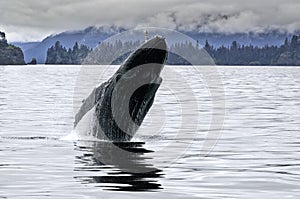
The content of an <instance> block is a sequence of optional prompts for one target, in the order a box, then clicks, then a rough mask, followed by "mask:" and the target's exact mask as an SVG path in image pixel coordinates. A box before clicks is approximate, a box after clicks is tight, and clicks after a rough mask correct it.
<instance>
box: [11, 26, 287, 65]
mask: <svg viewBox="0 0 300 199" xmlns="http://www.w3.org/2000/svg"><path fill="white" fill-rule="evenodd" d="M122 31H125V29H123V28H120V27H99V28H96V27H88V28H86V29H84V30H78V31H68V32H63V33H60V34H56V35H51V36H49V37H47V38H45V39H44V40H43V41H41V42H34V43H32V42H31V43H14V45H16V46H19V47H20V48H22V49H23V52H24V54H25V60H26V62H29V61H30V60H31V59H32V58H33V57H35V58H36V59H37V61H38V63H45V61H46V53H47V50H48V48H50V47H51V46H53V45H54V44H55V42H56V41H60V43H61V45H62V46H64V47H66V48H72V47H73V46H74V44H75V42H78V43H79V45H80V44H84V45H86V46H88V47H90V48H95V47H96V46H97V45H98V44H99V42H101V41H103V40H105V39H107V38H108V37H110V36H112V35H114V34H117V33H120V32H122ZM183 33H184V34H186V35H188V36H190V37H191V38H193V39H195V40H198V41H199V43H200V45H202V46H204V45H205V41H206V40H208V41H209V43H210V44H211V45H212V46H214V47H219V46H222V45H224V46H225V47H228V46H230V45H231V43H232V42H233V41H237V42H238V43H239V44H241V45H249V44H252V45H254V46H259V47H261V46H265V45H276V46H279V45H281V44H283V42H284V40H285V38H286V37H288V38H291V37H292V34H289V33H282V32H279V31H270V32H266V33H259V34H257V33H236V34H223V33H201V32H198V31H188V32H183ZM173 42H174V43H175V42H176V41H173Z"/></svg>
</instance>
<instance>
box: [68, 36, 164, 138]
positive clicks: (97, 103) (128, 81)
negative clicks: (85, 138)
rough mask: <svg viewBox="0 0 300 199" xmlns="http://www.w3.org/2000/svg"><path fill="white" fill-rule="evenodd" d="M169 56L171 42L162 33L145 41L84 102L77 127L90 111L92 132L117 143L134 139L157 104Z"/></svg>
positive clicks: (90, 133) (76, 121) (76, 116)
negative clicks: (162, 74)
mask: <svg viewBox="0 0 300 199" xmlns="http://www.w3.org/2000/svg"><path fill="white" fill-rule="evenodd" d="M167 56H168V50H167V44H166V41H165V38H163V37H161V36H155V37H154V38H152V39H150V40H148V41H146V42H145V43H144V44H142V45H141V46H140V47H139V48H137V49H136V50H135V51H134V52H133V53H131V54H130V55H129V57H128V58H127V59H126V60H125V61H124V63H123V64H122V65H121V66H120V68H119V69H118V70H117V71H116V73H115V74H114V75H113V76H112V77H111V78H110V79H109V80H108V81H106V82H104V83H102V84H101V85H100V86H98V87H96V88H94V89H93V91H92V92H91V94H90V95H89V96H88V97H87V98H86V99H85V100H84V101H83V103H82V105H81V107H80V109H79V111H78V113H77V114H76V115H75V121H74V128H77V126H79V124H80V122H81V120H82V119H83V118H84V117H85V115H86V114H87V113H88V112H89V113H90V114H91V117H90V123H89V129H88V132H87V134H88V135H91V136H94V137H96V138H98V139H101V140H109V141H114V142H122V141H130V140H131V139H132V137H133V136H134V135H135V133H136V132H137V130H138V128H139V127H140V125H141V124H142V122H143V120H144V118H145V116H146V114H147V113H148V111H149V109H150V108H151V106H152V104H153V101H154V98H155V94H156V92H157V90H158V88H159V86H160V85H161V82H162V78H161V77H160V73H161V71H162V70H163V67H164V65H165V62H166V60H167Z"/></svg>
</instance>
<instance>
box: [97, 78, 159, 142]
mask: <svg viewBox="0 0 300 199" xmlns="http://www.w3.org/2000/svg"><path fill="white" fill-rule="evenodd" d="M159 80H160V81H159V83H152V84H146V85H143V86H141V87H140V88H138V89H137V90H136V91H135V92H134V93H133V94H132V96H131V98H130V100H129V101H127V100H126V99H124V94H126V91H125V90H123V89H126V88H128V85H127V86H124V88H120V89H119V90H118V91H117V92H116V93H114V94H115V98H117V100H116V101H113V96H112V95H113V91H114V89H115V84H116V83H115V82H116V81H114V79H111V80H110V81H109V82H107V83H104V86H102V87H101V89H102V90H100V91H98V92H97V93H98V100H97V103H96V105H95V113H94V116H93V121H92V126H93V127H92V135H93V136H94V137H96V138H98V139H101V140H111V141H117V142H120V141H130V140H131V139H132V137H133V136H134V135H135V133H136V132H137V130H138V128H139V127H140V125H141V124H142V122H143V120H144V118H145V116H146V114H147V113H148V111H149V110H150V108H151V106H152V104H153V101H154V97H155V93H156V91H157V90H158V88H159V86H160V83H161V78H159ZM113 106H115V108H113Z"/></svg>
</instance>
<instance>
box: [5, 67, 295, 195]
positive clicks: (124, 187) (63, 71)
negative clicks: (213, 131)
mask: <svg viewBox="0 0 300 199" xmlns="http://www.w3.org/2000/svg"><path fill="white" fill-rule="evenodd" d="M167 67H172V66H167ZM91 68H93V67H91ZM174 68H176V70H177V71H178V72H179V74H181V75H182V76H183V77H187V78H188V80H189V82H188V84H189V85H190V86H191V87H192V88H193V92H194V93H193V95H194V96H192V95H190V93H189V92H188V91H187V89H186V87H187V84H182V83H178V82H180V81H179V80H178V78H177V79H176V78H173V79H172V78H170V79H165V78H164V84H165V85H166V86H162V87H161V89H160V90H159V92H158V95H157V97H156V100H155V104H154V106H153V107H152V109H151V111H150V114H149V116H148V117H147V118H146V120H145V122H144V124H143V126H142V127H141V129H140V130H139V132H138V133H137V135H136V137H135V138H134V140H133V141H132V142H130V143H115V144H112V143H107V142H96V141H91V140H85V141H77V140H76V139H71V138H72V136H73V137H74V136H75V135H74V134H71V132H72V126H73V115H74V108H75V110H76V108H78V106H79V105H80V101H81V100H82V98H83V97H84V96H85V95H86V93H88V92H89V90H90V89H91V87H92V86H93V81H92V79H93V80H95V81H99V82H101V81H103V80H105V79H107V78H108V77H109V75H110V74H112V73H113V72H114V70H115V69H116V67H112V68H111V69H107V68H105V70H104V69H103V74H104V75H103V74H102V75H99V74H97V73H93V72H91V73H89V75H90V79H89V80H88V81H83V80H80V81H79V82H78V81H77V77H78V75H79V74H80V75H82V73H81V72H80V67H79V66H48V67H46V66H4V67H3V66H1V67H0V178H1V180H0V198H80V197H84V198H104V197H105V198H116V197H124V198H140V197H144V198H153V197H160V198H171V197H172V198H182V197H185V198H226V197H228V198H287V197H288V198H299V197H300V150H299V146H300V134H299V131H300V109H299V107H300V100H299V99H300V89H299V88H300V68H299V67H233V66H232V67H218V68H217V69H218V71H219V73H220V75H221V78H222V81H223V84H224V91H225V97H226V98H225V99H226V101H225V104H226V109H225V120H224V126H223V131H222V135H221V137H219V139H218V142H217V143H216V145H215V146H214V148H213V150H212V151H211V152H210V153H209V154H208V155H207V156H206V157H203V156H201V155H200V154H201V146H202V145H203V142H204V140H205V137H206V135H207V132H208V130H209V128H210V122H211V117H212V102H211V96H210V93H209V90H208V89H207V85H206V84H205V82H204V81H203V79H202V78H201V76H200V75H199V74H197V73H195V72H193V70H191V67H190V66H176V67H174ZM174 70H175V69H174ZM91 71H93V69H91ZM214 75H216V74H211V78H214ZM163 77H164V75H163ZM170 85H171V86H170ZM177 92H180V93H183V95H182V96H185V97H184V98H183V99H178V96H179V95H178V93H177ZM180 100H181V101H180ZM195 100H196V102H195ZM183 103H185V104H186V105H187V106H182V104H183ZM195 103H196V104H198V105H199V106H198V107H195V106H192V104H195ZM188 105H190V106H188ZM182 107H188V109H189V110H182ZM196 113H197V114H196ZM193 114H196V115H193ZM185 117H188V118H199V125H198V126H197V131H196V132H195V131H194V129H193V128H192V126H193V125H195V124H194V123H193V122H195V121H192V120H191V121H190V123H189V124H188V125H182V124H181V121H183V118H185ZM183 126H184V127H183ZM66 136H67V137H66ZM185 136H186V137H185ZM75 137H76V136H75ZM191 137H192V138H193V139H190V138H191ZM174 143H179V144H178V145H175V144H174ZM115 147H117V148H119V149H122V150H123V151H125V152H126V153H125V154H124V153H122V155H121V156H119V154H118V152H117V151H115V150H113V149H114V148H115ZM174 154H175V156H174ZM132 168H134V169H132ZM137 171H146V172H137Z"/></svg>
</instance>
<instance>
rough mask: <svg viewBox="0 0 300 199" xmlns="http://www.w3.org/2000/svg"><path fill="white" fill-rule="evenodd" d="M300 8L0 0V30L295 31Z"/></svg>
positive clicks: (20, 36) (293, 1)
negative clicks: (162, 28)
mask: <svg viewBox="0 0 300 199" xmlns="http://www.w3.org/2000/svg"><path fill="white" fill-rule="evenodd" d="M299 10H300V2H299V1H298V0H264V1H262V0H252V1H251V2H250V1H247V2H246V1H241V0H209V1H208V0H207V1H204V0H164V1H161V0H151V1H150V0H147V1H146V0H87V1H81V0H43V1H37V0H26V1H24V0H10V1H0V17H1V20H0V30H3V31H5V32H6V33H7V36H8V39H9V40H10V41H16V40H18V41H32V40H41V39H42V38H44V37H45V36H47V35H49V34H50V33H57V32H61V31H65V30H74V29H83V28H86V27H88V26H93V25H95V26H102V25H115V26H121V27H124V28H135V27H138V26H156V27H164V28H171V29H179V30H197V31H205V32H225V33H235V32H249V31H252V32H263V31H265V30H271V29H278V30H281V31H288V32H294V31H297V30H299V29H300V12H299Z"/></svg>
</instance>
